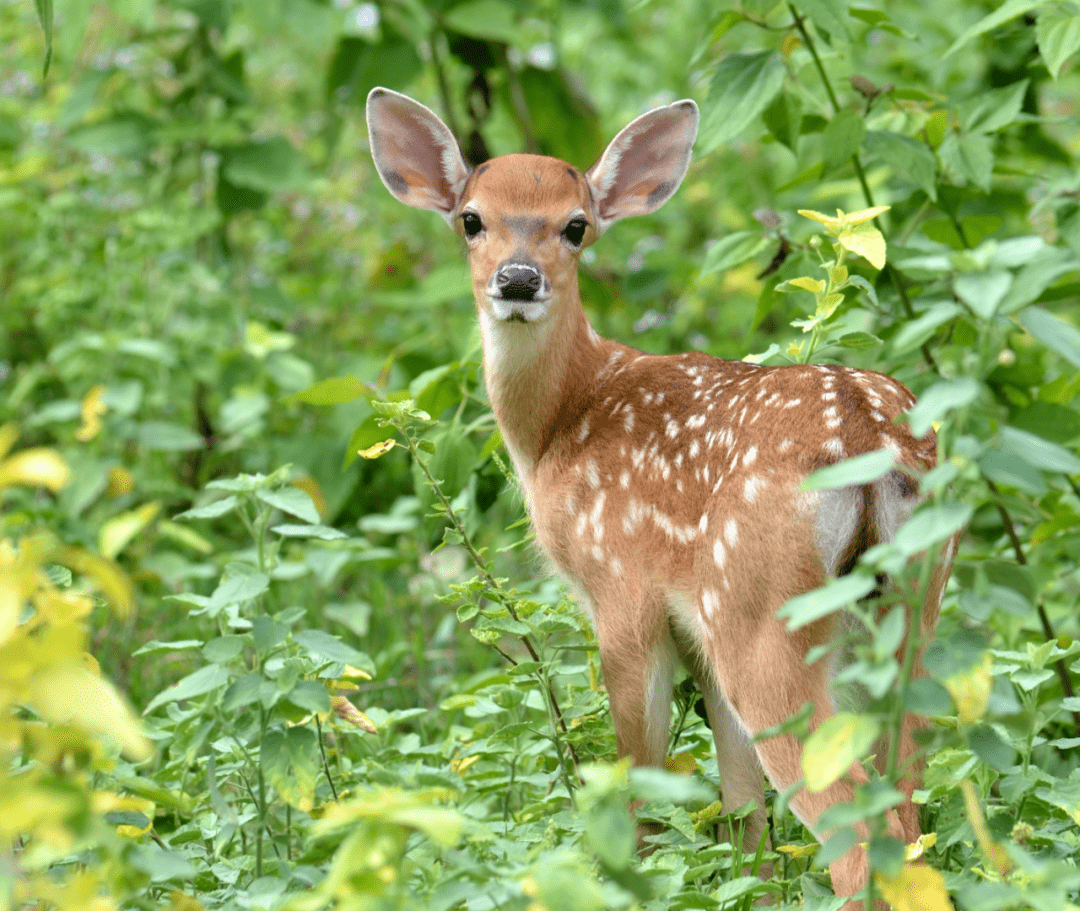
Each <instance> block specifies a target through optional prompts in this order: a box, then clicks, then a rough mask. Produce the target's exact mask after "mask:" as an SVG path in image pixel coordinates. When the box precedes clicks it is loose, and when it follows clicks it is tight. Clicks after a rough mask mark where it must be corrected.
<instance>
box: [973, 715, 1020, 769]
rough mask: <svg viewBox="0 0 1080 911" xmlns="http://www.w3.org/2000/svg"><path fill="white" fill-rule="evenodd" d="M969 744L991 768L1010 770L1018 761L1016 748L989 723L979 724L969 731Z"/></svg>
mask: <svg viewBox="0 0 1080 911" xmlns="http://www.w3.org/2000/svg"><path fill="white" fill-rule="evenodd" d="M968 746H970V747H971V752H972V753H974V754H975V755H976V756H978V757H979V758H980V759H981V760H982V761H983V762H985V763H986V764H987V765H988V766H990V768H992V769H995V770H996V771H998V772H1008V771H1009V770H1010V769H1011V768H1012V766H1013V764H1014V763H1015V761H1016V750H1014V749H1013V748H1012V747H1011V746H1009V744H1007V743H1006V742H1005V741H1004V740H1003V739H1002V738H1001V735H1000V734H999V733H998V732H997V731H995V730H994V729H993V728H992V727H990V725H988V724H979V725H976V726H975V727H973V728H972V729H971V730H970V731H969V732H968Z"/></svg>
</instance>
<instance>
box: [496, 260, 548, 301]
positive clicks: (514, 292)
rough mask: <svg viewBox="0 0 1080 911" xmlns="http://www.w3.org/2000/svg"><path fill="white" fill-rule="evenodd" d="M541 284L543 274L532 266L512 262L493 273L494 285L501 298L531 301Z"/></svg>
mask: <svg viewBox="0 0 1080 911" xmlns="http://www.w3.org/2000/svg"><path fill="white" fill-rule="evenodd" d="M542 285H543V276H541V274H540V273H539V272H538V271H537V270H536V269H534V268H533V267H532V266H527V265H523V264H521V263H513V264H511V265H507V266H503V267H502V268H501V269H499V271H498V272H496V273H495V286H496V287H497V288H498V289H499V294H501V295H502V297H503V300H512V301H531V300H533V299H534V298H535V297H536V292H537V291H539V290H540V288H541V286H542Z"/></svg>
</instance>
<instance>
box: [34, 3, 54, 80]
mask: <svg viewBox="0 0 1080 911" xmlns="http://www.w3.org/2000/svg"><path fill="white" fill-rule="evenodd" d="M34 5H35V6H36V7H37V14H38V21H39V22H40V23H41V30H42V32H44V33H45V61H44V63H43V64H42V66H41V78H42V79H45V78H46V77H47V76H48V75H49V65H50V64H51V63H52V53H53V4H52V0H34Z"/></svg>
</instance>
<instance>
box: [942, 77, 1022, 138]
mask: <svg viewBox="0 0 1080 911" xmlns="http://www.w3.org/2000/svg"><path fill="white" fill-rule="evenodd" d="M1027 87H1028V80H1027V79H1021V80H1020V81H1019V82H1014V83H1013V84H1012V85H1007V86H1004V87H1003V88H1000V89H990V90H989V91H985V92H980V93H979V94H978V95H976V96H975V97H974V98H972V99H971V100H970V101H967V102H965V103H964V104H962V105H960V108H959V110H958V111H957V114H958V116H959V118H960V128H961V129H962V130H963V131H964V132H965V133H995V132H997V131H998V130H1001V129H1004V128H1005V127H1007V126H1008V125H1009V124H1010V123H1012V122H1013V121H1014V120H1016V117H1017V115H1018V114H1019V113H1020V109H1021V108H1022V106H1023V104H1024V93H1025V92H1026V91H1027Z"/></svg>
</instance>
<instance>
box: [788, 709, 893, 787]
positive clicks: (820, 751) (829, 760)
mask: <svg viewBox="0 0 1080 911" xmlns="http://www.w3.org/2000/svg"><path fill="white" fill-rule="evenodd" d="M879 733H880V731H879V728H878V724H877V722H876V721H875V720H874V719H873V718H871V717H870V716H868V715H853V714H851V713H850V712H837V713H836V714H835V715H832V716H831V717H829V718H826V719H825V721H823V722H822V723H821V724H820V725H819V726H818V728H817V729H816V730H814V731H813V732H812V733H811V734H810V736H809V737H808V738H807V739H806V743H805V744H804V745H803V754H802V770H803V777H804V778H805V779H806V787H807V788H808V789H809V790H811V791H824V790H825V789H826V788H827V787H828V786H829V785H831V784H832V783H833V782H834V781H836V780H837V779H838V778H840V777H841V776H842V775H843V774H844V773H846V772H847V771H848V769H850V768H851V765H852V763H854V762H856V761H858V760H859V759H860V758H862V756H863V755H864V754H865V753H866V751H867V750H869V749H870V746H871V745H872V744H873V742H874V741H875V740H876V739H877V736H878V734H879Z"/></svg>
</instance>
